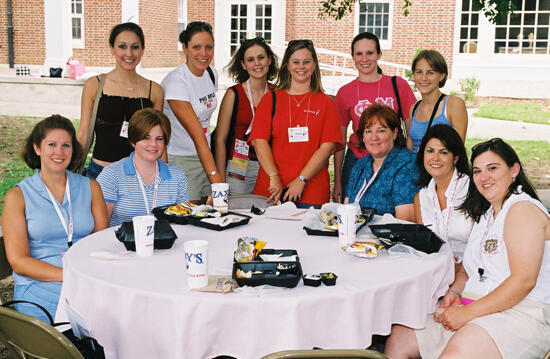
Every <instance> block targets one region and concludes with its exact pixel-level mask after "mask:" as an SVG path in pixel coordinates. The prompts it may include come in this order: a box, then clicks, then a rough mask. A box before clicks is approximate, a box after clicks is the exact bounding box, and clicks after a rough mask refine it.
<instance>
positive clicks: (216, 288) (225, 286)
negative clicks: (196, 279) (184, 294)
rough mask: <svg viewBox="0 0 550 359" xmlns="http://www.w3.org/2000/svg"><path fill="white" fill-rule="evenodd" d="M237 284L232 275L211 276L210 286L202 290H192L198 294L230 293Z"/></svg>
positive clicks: (209, 279) (209, 277) (209, 278)
mask: <svg viewBox="0 0 550 359" xmlns="http://www.w3.org/2000/svg"><path fill="white" fill-rule="evenodd" d="M235 287H236V284H235V282H233V279H232V278H231V275H209V276H208V285H207V286H206V287H202V288H193V289H191V290H193V291H196V292H210V293H222V294H225V293H229V292H232V291H233V289H235Z"/></svg>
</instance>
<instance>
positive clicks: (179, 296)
mask: <svg viewBox="0 0 550 359" xmlns="http://www.w3.org/2000/svg"><path fill="white" fill-rule="evenodd" d="M380 222H381V217H376V218H375V220H374V221H373V223H380ZM302 226H303V223H302V222H300V221H282V220H275V219H267V218H263V217H261V216H254V217H253V218H252V220H251V221H250V223H249V224H248V225H246V226H241V227H237V228H232V229H229V230H226V231H222V232H215V231H211V230H207V229H203V228H199V227H194V226H191V225H186V226H179V225H173V228H174V230H175V231H176V233H177V235H178V239H177V240H176V242H175V243H174V246H173V247H172V248H171V249H170V250H163V251H155V254H154V256H152V257H146V258H137V257H135V258H131V259H125V260H113V261H107V260H101V259H97V258H94V257H91V256H90V255H89V254H90V253H92V252H96V251H99V250H123V249H124V247H123V245H122V244H121V243H120V242H118V240H117V239H116V238H115V235H114V228H109V229H106V230H104V231H101V232H98V233H95V234H93V235H90V236H89V237H86V238H84V239H82V240H80V241H79V242H78V243H76V244H75V245H74V246H73V247H72V248H71V249H70V250H69V251H68V252H67V253H66V254H65V256H64V258H63V266H64V269H63V289H62V292H61V297H60V305H59V308H58V312H57V316H56V321H58V322H59V321H62V320H66V315H65V313H64V303H65V298H67V299H68V301H69V303H70V304H71V306H72V307H74V308H75V309H76V310H77V311H78V312H80V313H81V314H82V315H83V317H84V318H85V319H86V320H87V321H88V323H89V325H90V327H91V330H92V335H93V336H94V337H95V338H96V339H98V341H99V342H100V343H101V344H102V345H103V346H104V347H105V351H106V355H107V358H132V359H136V358H163V359H167V358H193V359H194V358H212V357H214V356H217V355H221V354H225V355H231V356H234V357H237V358H240V359H246V358H258V357H261V356H262V355H266V354H268V353H271V352H275V351H278V350H285V349H311V348H312V347H314V346H318V347H322V348H327V349H329V348H334V349H335V348H366V347H368V346H369V345H370V341H371V335H372V334H388V333H389V332H390V329H391V324H392V323H400V324H404V325H407V326H409V327H413V328H421V327H423V326H424V321H425V318H426V314H428V313H431V312H433V311H434V310H435V306H436V301H437V299H438V297H440V296H442V295H443V294H444V293H445V291H446V290H447V288H448V285H449V284H450V283H451V281H452V280H453V276H454V269H453V268H454V267H453V263H452V258H451V255H450V252H449V251H448V250H443V249H444V248H446V245H444V247H443V248H442V250H441V251H440V253H434V254H432V255H428V256H425V257H415V256H413V255H406V256H402V257H392V256H379V257H377V258H375V259H363V258H357V257H353V256H351V255H349V254H346V253H344V252H343V251H342V250H340V249H339V245H338V238H335V237H319V236H308V235H306V233H305V231H304V230H303V229H302ZM369 232H370V231H369V230H368V227H366V228H364V229H363V230H362V231H361V232H360V234H364V233H369ZM242 235H249V236H254V237H257V238H259V239H261V240H264V241H266V242H267V245H266V248H277V249H296V250H297V251H298V254H299V256H300V261H301V264H302V268H303V271H304V273H320V272H327V271H332V272H334V273H336V274H337V275H338V280H337V283H336V286H334V287H327V286H325V285H321V286H320V287H317V288H315V287H307V286H304V285H303V283H302V281H300V283H299V284H298V286H297V287H296V288H293V289H284V288H273V287H270V288H269V289H264V290H258V291H253V292H251V293H246V294H243V293H229V294H224V295H222V294H215V293H200V292H192V291H189V289H188V287H187V283H186V275H185V260H184V253H183V242H184V241H186V240H192V239H206V240H208V242H209V260H208V265H209V271H210V273H218V274H227V273H230V272H231V268H232V254H233V251H234V250H235V248H236V242H237V241H236V240H237V238H239V237H240V236H242Z"/></svg>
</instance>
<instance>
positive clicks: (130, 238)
mask: <svg viewBox="0 0 550 359" xmlns="http://www.w3.org/2000/svg"><path fill="white" fill-rule="evenodd" d="M115 236H116V237H117V239H118V240H119V241H120V242H122V244H124V247H126V250H128V251H134V252H135V250H136V242H135V239H134V225H133V223H132V222H123V223H122V225H121V226H120V228H119V229H117V230H116V231H115ZM176 238H178V237H177V235H176V233H175V232H174V230H173V229H172V227H170V223H168V221H166V220H158V221H155V239H154V248H155V249H169V248H172V245H173V244H174V241H175V240H176Z"/></svg>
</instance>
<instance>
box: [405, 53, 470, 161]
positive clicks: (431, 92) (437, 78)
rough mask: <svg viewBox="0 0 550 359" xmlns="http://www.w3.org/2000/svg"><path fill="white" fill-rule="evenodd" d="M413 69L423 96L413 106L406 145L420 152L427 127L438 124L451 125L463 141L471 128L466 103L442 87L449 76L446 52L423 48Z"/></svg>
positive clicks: (413, 64) (416, 82)
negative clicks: (443, 91)
mask: <svg viewBox="0 0 550 359" xmlns="http://www.w3.org/2000/svg"><path fill="white" fill-rule="evenodd" d="M412 71H413V75H414V84H415V86H416V88H417V90H418V92H420V95H422V99H421V100H420V101H418V102H417V103H416V104H415V105H414V107H413V108H411V115H410V116H411V118H412V121H411V128H410V131H409V135H410V136H409V138H408V139H407V147H409V148H410V149H412V150H413V151H415V152H417V151H418V147H419V146H420V142H422V138H423V137H424V134H425V133H426V131H427V130H428V128H429V127H431V126H433V125H437V124H444V125H449V126H451V127H452V128H454V129H455V131H456V132H458V134H459V136H460V138H461V139H462V142H464V140H465V139H466V130H467V129H468V113H467V112H466V105H465V104H464V101H463V100H462V99H461V98H459V97H456V96H446V95H444V94H442V93H441V91H440V90H439V89H440V88H441V87H443V86H444V85H445V82H446V81H447V76H448V70H447V63H446V62H445V59H444V58H443V56H442V55H441V54H440V53H439V52H437V51H435V50H424V51H422V52H420V53H419V54H418V56H416V57H415V59H414V61H413V63H412Z"/></svg>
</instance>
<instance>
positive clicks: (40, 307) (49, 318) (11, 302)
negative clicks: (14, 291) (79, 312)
mask: <svg viewBox="0 0 550 359" xmlns="http://www.w3.org/2000/svg"><path fill="white" fill-rule="evenodd" d="M19 303H26V304H32V305H34V306H36V307H37V308H39V309H41V310H42V311H43V312H44V314H46V316H47V317H48V320H49V321H50V325H51V326H53V325H54V324H53V318H52V315H51V314H50V312H48V311H47V310H46V308H44V307H43V306H41V305H40V304H37V303H34V302H29V301H27V300H10V301H9V302H6V303H3V304H2V307H4V308H7V307H11V306H12V305H14V304H19ZM61 324H69V323H59V324H57V325H61Z"/></svg>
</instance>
